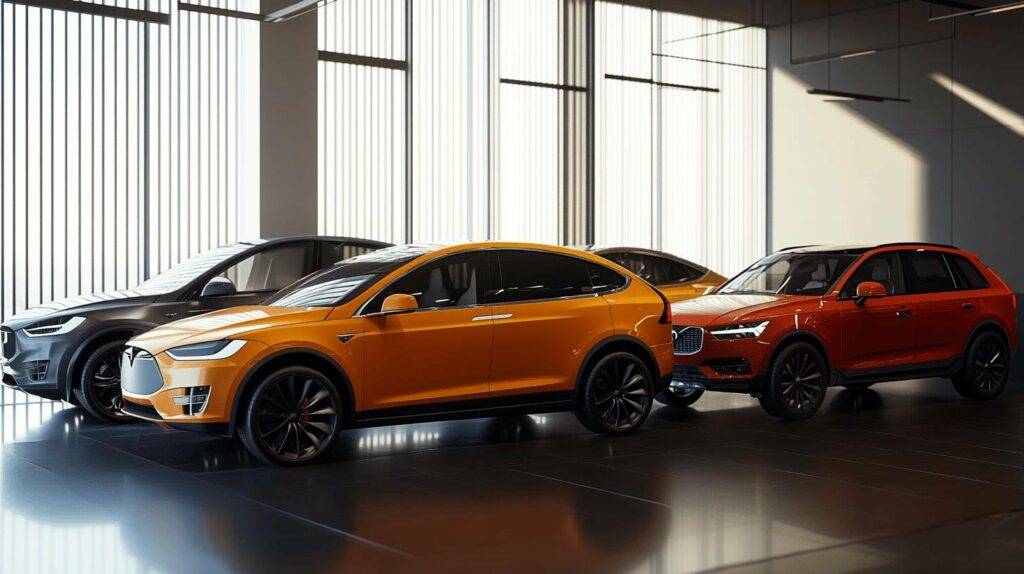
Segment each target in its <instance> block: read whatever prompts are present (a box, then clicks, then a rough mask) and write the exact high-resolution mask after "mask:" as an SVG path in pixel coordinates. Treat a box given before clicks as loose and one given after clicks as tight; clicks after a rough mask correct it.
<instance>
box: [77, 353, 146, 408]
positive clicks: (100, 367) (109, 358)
mask: <svg viewBox="0 0 1024 574" xmlns="http://www.w3.org/2000/svg"><path fill="white" fill-rule="evenodd" d="M125 342H126V341H121V340H118V341H110V342H108V343H104V344H102V345H100V346H99V347H97V348H95V349H93V350H92V351H91V352H90V353H89V356H88V358H87V359H86V361H85V364H84V365H82V370H81V374H80V375H79V378H78V381H77V384H76V385H75V388H74V391H75V397H77V398H78V402H79V404H80V405H81V406H82V408H84V409H85V411H86V412H88V413H89V414H90V415H92V416H93V417H95V418H97V419H99V420H101V421H106V422H111V423H126V422H131V421H133V420H134V419H132V417H129V416H128V415H125V414H122V413H121V405H122V404H123V402H122V399H121V350H122V349H123V348H124V344H125Z"/></svg>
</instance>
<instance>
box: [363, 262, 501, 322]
mask: <svg viewBox="0 0 1024 574" xmlns="http://www.w3.org/2000/svg"><path fill="white" fill-rule="evenodd" d="M488 260H489V257H488V255H487V253H482V252H471V253H459V254H456V255H451V256H448V257H444V258H441V259H440V260H438V261H432V262H430V263H426V264H424V265H422V266H420V267H418V268H416V269H413V270H412V271H411V272H409V274H408V275H406V276H404V277H400V278H398V279H396V280H395V281H394V282H392V283H391V285H388V286H387V287H386V288H385V289H384V290H383V291H381V292H380V293H378V294H377V296H375V297H374V298H373V300H372V301H370V303H369V304H367V306H366V308H365V309H363V313H376V312H378V311H380V307H381V304H382V303H383V302H384V299H385V298H387V297H388V295H392V294H394V293H405V294H406V295H412V296H413V297H415V298H416V303H417V304H418V305H419V307H420V309H440V308H445V307H468V306H470V305H478V304H481V303H484V302H485V298H486V296H487V291H486V290H487V289H488V282H489V281H488V276H489V267H488Z"/></svg>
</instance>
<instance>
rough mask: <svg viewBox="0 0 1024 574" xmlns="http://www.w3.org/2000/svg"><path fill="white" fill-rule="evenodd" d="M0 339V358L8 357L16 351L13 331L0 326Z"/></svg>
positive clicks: (16, 346)
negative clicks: (0, 344)
mask: <svg viewBox="0 0 1024 574" xmlns="http://www.w3.org/2000/svg"><path fill="white" fill-rule="evenodd" d="M0 340H2V342H3V345H2V346H0V359H10V358H11V357H13V356H14V355H15V354H16V353H17V352H18V345H17V342H16V341H15V338H14V331H12V330H10V329H8V328H7V327H3V328H0Z"/></svg>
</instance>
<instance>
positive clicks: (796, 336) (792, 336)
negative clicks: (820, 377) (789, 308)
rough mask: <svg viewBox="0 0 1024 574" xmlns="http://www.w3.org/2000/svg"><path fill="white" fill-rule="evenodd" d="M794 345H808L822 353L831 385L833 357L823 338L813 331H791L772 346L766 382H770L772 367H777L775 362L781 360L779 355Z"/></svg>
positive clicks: (765, 373)
mask: <svg viewBox="0 0 1024 574" xmlns="http://www.w3.org/2000/svg"><path fill="white" fill-rule="evenodd" d="M794 343H807V344H809V345H811V346H812V347H814V348H815V349H817V350H818V352H819V353H821V356H822V358H824V359H825V368H827V369H828V371H829V377H830V380H829V384H830V385H831V383H832V380H831V379H832V377H833V375H834V369H833V365H834V363H833V362H832V357H831V355H829V352H828V347H827V346H825V342H824V341H822V340H821V337H819V336H818V335H817V334H816V333H814V332H813V331H808V330H806V329H795V330H793V331H790V332H788V333H786V334H785V335H783V336H782V337H781V338H780V339H779V340H778V341H777V342H776V343H775V345H773V346H772V350H771V352H770V353H769V354H768V357H769V358H768V361H767V362H765V366H764V373H763V374H764V378H765V381H767V380H768V376H769V374H770V373H771V372H772V367H773V366H774V365H775V361H776V360H777V359H778V358H779V354H781V353H782V351H783V350H784V349H785V348H786V347H788V346H790V345H792V344H794Z"/></svg>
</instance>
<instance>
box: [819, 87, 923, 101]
mask: <svg viewBox="0 0 1024 574" xmlns="http://www.w3.org/2000/svg"><path fill="white" fill-rule="evenodd" d="M807 93H808V94H811V95H812V96H829V97H833V98H836V99H840V100H859V101H863V102H908V103H909V102H910V100H908V99H906V98H893V97H889V96H876V95H873V94H858V93H856V92H841V91H839V90H823V89H820V88H811V89H809V90H807Z"/></svg>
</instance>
